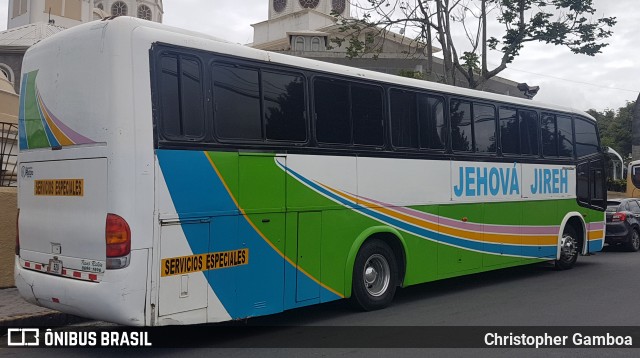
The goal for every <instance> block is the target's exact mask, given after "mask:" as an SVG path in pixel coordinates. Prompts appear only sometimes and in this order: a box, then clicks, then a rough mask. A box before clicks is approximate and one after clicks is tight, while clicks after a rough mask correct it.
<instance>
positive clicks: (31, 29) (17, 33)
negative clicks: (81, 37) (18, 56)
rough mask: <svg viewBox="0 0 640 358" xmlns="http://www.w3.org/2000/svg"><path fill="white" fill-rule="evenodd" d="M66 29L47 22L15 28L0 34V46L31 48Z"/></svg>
mask: <svg viewBox="0 0 640 358" xmlns="http://www.w3.org/2000/svg"><path fill="white" fill-rule="evenodd" d="M62 30H66V28H64V27H62V26H57V25H51V24H48V23H46V22H38V23H35V24H29V25H24V26H20V27H15V28H12V29H8V30H5V31H2V32H0V46H15V47H31V46H33V45H35V44H36V43H38V42H39V41H41V40H43V39H45V38H47V37H49V36H51V35H54V34H56V33H58V32H60V31H62Z"/></svg>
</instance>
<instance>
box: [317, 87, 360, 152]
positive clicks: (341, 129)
mask: <svg viewBox="0 0 640 358" xmlns="http://www.w3.org/2000/svg"><path fill="white" fill-rule="evenodd" d="M313 92H314V95H313V98H314V104H315V113H316V121H315V123H316V138H317V139H318V142H321V143H334V144H351V120H350V119H349V85H348V84H347V83H345V82H341V81H331V80H325V79H317V80H315V81H314V90H313Z"/></svg>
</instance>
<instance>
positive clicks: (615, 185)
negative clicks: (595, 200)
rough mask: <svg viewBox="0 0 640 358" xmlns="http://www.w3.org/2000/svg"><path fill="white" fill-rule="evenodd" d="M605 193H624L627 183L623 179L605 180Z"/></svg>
mask: <svg viewBox="0 0 640 358" xmlns="http://www.w3.org/2000/svg"><path fill="white" fill-rule="evenodd" d="M607 191H616V192H619V193H624V192H626V191H627V181H626V180H624V179H618V180H613V179H611V178H607Z"/></svg>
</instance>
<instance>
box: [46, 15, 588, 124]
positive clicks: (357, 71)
mask: <svg viewBox="0 0 640 358" xmlns="http://www.w3.org/2000/svg"><path fill="white" fill-rule="evenodd" d="M99 22H105V23H108V24H109V25H112V26H119V27H130V28H131V32H133V30H134V29H135V28H138V27H146V28H150V29H153V30H157V31H158V38H157V40H158V41H159V42H168V43H170V42H169V41H170V40H169V37H168V36H167V35H166V34H167V32H169V33H174V34H180V35H185V36H190V37H192V38H193V40H194V41H193V42H189V43H188V45H189V47H191V48H195V49H201V50H205V51H213V52H217V53H221V54H227V55H231V56H238V57H246V58H249V59H254V60H261V61H268V62H273V63H278V64H283V65H288V66H292V67H298V68H304V69H310V70H315V71H319V72H325V73H335V74H340V75H346V76H351V77H356V78H360V79H363V80H373V81H379V82H385V83H387V84H396V85H401V86H408V87H413V88H416V89H424V90H430V91H436V92H444V93H447V94H452V95H459V96H465V97H473V98H477V99H484V100H488V101H496V102H504V103H507V104H515V105H520V106H527V107H535V108H538V109H547V110H552V111H559V112H567V113H573V114H577V115H580V116H583V117H586V118H589V119H591V120H593V121H595V120H596V119H595V118H594V117H592V116H591V115H589V114H588V113H586V112H584V111H581V110H578V109H575V108H570V107H565V106H558V105H554V104H549V103H544V102H537V101H532V100H528V99H524V98H519V97H513V96H507V95H502V94H496V93H491V92H484V91H480V90H474V89H469V88H463V87H456V86H452V85H446V84H442V83H437V82H430V81H424V80H418V79H413V78H407V77H402V76H397V75H391V74H386V73H381V72H375V71H371V70H365V69H361V68H357V67H350V66H345V65H339V64H334V63H329V62H323V61H318V60H312V59H308V58H303V57H297V56H292V55H286V54H282V53H277V52H269V51H265V50H258V49H254V48H251V47H248V46H245V45H241V44H237V43H232V42H229V41H226V40H223V39H221V38H218V37H215V36H210V35H207V34H203V33H200V32H195V31H190V30H185V29H181V28H176V27H172V26H168V25H164V24H159V23H156V22H151V21H146V20H141V19H137V18H134V17H129V16H119V17H115V18H107V19H103V20H97V21H93V22H90V23H88V24H83V25H80V26H76V27H73V28H71V29H68V30H65V31H62V32H61V33H58V34H56V35H54V36H52V37H50V38H47V39H45V40H43V41H41V42H40V43H38V44H36V45H35V46H34V47H39V46H42V45H44V44H46V43H48V42H49V41H51V40H53V39H60V38H62V37H64V36H65V35H67V36H69V35H71V33H72V32H74V30H75V31H84V30H86V27H89V26H95V25H96V24H97V23H99ZM198 40H204V41H198ZM174 44H175V45H178V46H185V45H186V43H184V44H177V43H174Z"/></svg>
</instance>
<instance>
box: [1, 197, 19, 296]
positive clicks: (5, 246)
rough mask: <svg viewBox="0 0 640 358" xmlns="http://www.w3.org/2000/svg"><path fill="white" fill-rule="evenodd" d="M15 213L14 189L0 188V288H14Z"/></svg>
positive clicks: (16, 211) (16, 210)
mask: <svg viewBox="0 0 640 358" xmlns="http://www.w3.org/2000/svg"><path fill="white" fill-rule="evenodd" d="M17 213H18V209H17V190H16V188H7V187H0V288H4V287H11V286H14V282H13V264H14V259H15V245H16V215H17Z"/></svg>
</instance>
